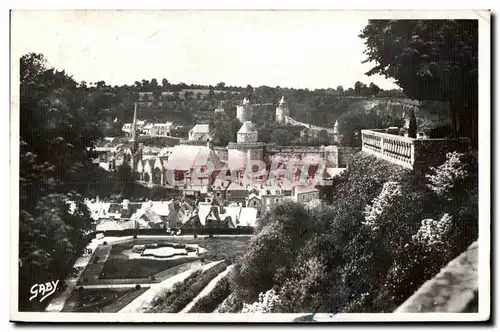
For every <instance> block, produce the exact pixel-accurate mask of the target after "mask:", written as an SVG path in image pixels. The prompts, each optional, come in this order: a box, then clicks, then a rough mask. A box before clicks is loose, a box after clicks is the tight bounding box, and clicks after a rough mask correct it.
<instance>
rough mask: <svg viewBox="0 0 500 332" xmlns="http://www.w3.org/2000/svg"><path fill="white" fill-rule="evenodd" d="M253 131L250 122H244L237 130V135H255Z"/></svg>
mask: <svg viewBox="0 0 500 332" xmlns="http://www.w3.org/2000/svg"><path fill="white" fill-rule="evenodd" d="M255 132H256V131H255V129H254V128H253V123H252V121H245V122H243V125H242V126H241V128H240V130H238V134H251V133H255Z"/></svg>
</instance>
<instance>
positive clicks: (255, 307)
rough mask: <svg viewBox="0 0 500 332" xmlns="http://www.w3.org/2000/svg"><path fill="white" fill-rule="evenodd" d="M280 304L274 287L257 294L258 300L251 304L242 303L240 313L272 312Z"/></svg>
mask: <svg viewBox="0 0 500 332" xmlns="http://www.w3.org/2000/svg"><path fill="white" fill-rule="evenodd" d="M280 304H281V301H280V298H279V296H278V294H276V291H275V290H274V289H270V290H268V291H267V292H265V293H260V294H259V299H258V301H256V302H254V303H252V304H246V303H244V304H243V309H242V310H241V313H243V314H246V313H262V314H265V313H272V312H274V310H275V309H276V308H278V307H279V306H280Z"/></svg>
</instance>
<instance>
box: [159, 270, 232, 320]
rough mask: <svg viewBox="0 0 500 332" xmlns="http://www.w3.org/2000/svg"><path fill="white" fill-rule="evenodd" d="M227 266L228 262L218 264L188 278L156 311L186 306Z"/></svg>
mask: <svg viewBox="0 0 500 332" xmlns="http://www.w3.org/2000/svg"><path fill="white" fill-rule="evenodd" d="M226 268H227V264H226V263H224V262H223V263H220V264H217V265H215V266H213V267H211V268H210V269H208V270H206V271H204V272H202V273H201V274H200V275H199V276H196V277H193V278H188V279H186V280H185V281H184V282H183V283H182V284H181V285H179V286H178V287H176V288H175V289H174V290H173V291H172V292H171V293H170V294H169V295H168V297H167V298H166V299H165V300H164V302H163V303H162V305H161V308H158V309H157V310H155V312H170V313H176V312H179V311H181V310H182V309H183V308H184V307H186V306H187V305H188V304H189V303H190V302H191V301H192V300H193V299H194V298H195V297H196V296H197V295H198V294H199V293H200V292H201V291H202V290H203V288H205V287H206V286H207V285H208V283H209V282H210V281H211V280H212V279H213V278H215V277H216V276H217V275H219V274H220V273H222V272H223V271H224V270H225V269H226Z"/></svg>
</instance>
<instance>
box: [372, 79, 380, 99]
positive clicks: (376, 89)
mask: <svg viewBox="0 0 500 332" xmlns="http://www.w3.org/2000/svg"><path fill="white" fill-rule="evenodd" d="M370 92H371V95H372V96H376V95H378V93H379V92H380V88H379V87H378V86H377V85H376V84H373V82H372V83H370Z"/></svg>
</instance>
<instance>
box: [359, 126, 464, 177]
mask: <svg viewBox="0 0 500 332" xmlns="http://www.w3.org/2000/svg"><path fill="white" fill-rule="evenodd" d="M361 138H362V151H363V152H365V153H369V154H371V155H374V156H376V157H378V158H381V159H384V160H386V161H389V162H391V163H393V164H397V165H400V166H402V167H405V168H409V169H413V170H415V169H419V168H422V167H424V166H429V164H434V163H435V161H436V157H438V156H444V155H446V153H447V152H451V151H458V152H467V151H468V150H469V149H470V140H469V139H468V138H465V137H460V138H433V139H427V138H411V137H405V136H399V135H396V134H389V133H386V130H385V129H369V130H368V129H366V130H361Z"/></svg>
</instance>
